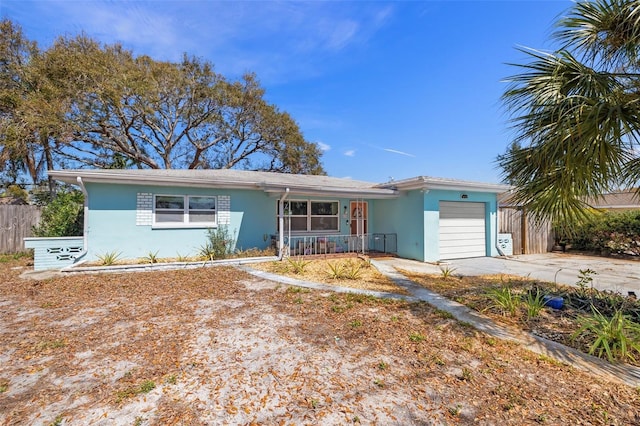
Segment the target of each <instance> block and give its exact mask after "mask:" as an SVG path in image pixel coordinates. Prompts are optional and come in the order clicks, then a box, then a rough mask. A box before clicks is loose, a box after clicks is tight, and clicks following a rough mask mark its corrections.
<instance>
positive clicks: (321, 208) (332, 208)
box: [311, 202, 338, 216]
mask: <svg viewBox="0 0 640 426" xmlns="http://www.w3.org/2000/svg"><path fill="white" fill-rule="evenodd" d="M311 214H312V215H314V216H320V215H322V216H335V215H337V214H338V203H337V202H322V203H320V202H312V203H311Z"/></svg>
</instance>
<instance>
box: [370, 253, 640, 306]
mask: <svg viewBox="0 0 640 426" xmlns="http://www.w3.org/2000/svg"><path fill="white" fill-rule="evenodd" d="M380 262H382V263H385V264H388V265H392V266H395V267H397V268H400V269H404V270H407V271H412V272H422V273H427V274H440V273H441V271H440V267H443V268H445V267H449V268H450V269H453V270H455V274H457V275H465V276H479V275H516V276H521V277H528V278H532V279H537V280H540V281H548V282H552V283H553V282H555V283H558V284H565V285H575V284H576V282H577V281H578V274H579V273H580V270H585V269H591V270H593V271H595V272H596V273H595V274H593V275H592V277H593V287H594V288H596V289H598V290H601V291H603V290H608V291H613V292H618V293H621V294H623V295H625V296H626V295H628V294H629V293H628V292H630V291H632V292H635V294H636V295H637V296H638V297H640V261H633V260H623V259H612V258H605V257H594V256H582V255H572V254H565V253H545V254H531V255H522V256H512V257H509V258H499V257H478V258H471V259H456V260H449V261H447V262H446V263H445V264H442V265H440V266H438V265H434V264H430V263H424V262H418V261H414V260H407V259H400V258H387V259H385V260H380Z"/></svg>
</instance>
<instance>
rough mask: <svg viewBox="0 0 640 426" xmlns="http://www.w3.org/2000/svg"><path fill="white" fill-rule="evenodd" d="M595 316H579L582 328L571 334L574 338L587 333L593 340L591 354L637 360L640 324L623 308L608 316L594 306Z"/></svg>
mask: <svg viewBox="0 0 640 426" xmlns="http://www.w3.org/2000/svg"><path fill="white" fill-rule="evenodd" d="M592 310H593V316H582V317H579V318H578V321H579V323H580V328H579V329H578V330H577V331H576V332H574V333H573V334H572V335H571V338H572V339H574V340H575V339H576V338H577V337H578V336H581V335H587V336H588V337H589V338H590V339H591V340H592V343H591V346H590V347H589V354H591V355H593V354H596V355H597V356H598V357H600V358H602V357H603V355H606V357H607V359H608V360H609V362H613V361H614V360H620V361H626V360H627V359H629V360H632V361H635V360H636V359H635V357H634V356H633V353H634V352H636V353H640V324H638V323H635V322H633V321H632V320H631V319H630V317H629V316H628V315H625V314H624V313H623V312H622V310H618V311H616V312H615V313H614V314H613V316H612V317H607V316H605V315H603V314H601V313H600V311H598V309H596V308H595V307H592Z"/></svg>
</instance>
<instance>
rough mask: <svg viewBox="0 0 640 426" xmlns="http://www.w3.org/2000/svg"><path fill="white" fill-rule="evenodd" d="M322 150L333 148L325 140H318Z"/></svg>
mask: <svg viewBox="0 0 640 426" xmlns="http://www.w3.org/2000/svg"><path fill="white" fill-rule="evenodd" d="M316 144H317V145H318V148H320V151H329V150H330V149H331V145H328V144H326V143H324V142H316Z"/></svg>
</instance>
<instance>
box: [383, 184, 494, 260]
mask: <svg viewBox="0 0 640 426" xmlns="http://www.w3.org/2000/svg"><path fill="white" fill-rule="evenodd" d="M462 194H465V195H466V196H467V198H465V199H463V198H462ZM440 201H461V202H479V203H484V204H485V214H486V218H487V220H486V222H485V231H486V236H487V238H486V253H487V256H497V255H498V251H497V249H496V231H497V201H496V194H493V193H487V192H470V191H465V192H460V191H444V190H429V191H421V190H414V191H408V192H405V193H403V194H402V195H400V197H398V198H396V199H392V200H376V201H375V202H374V203H372V205H373V206H374V208H373V209H372V213H373V214H374V217H375V220H374V221H373V226H372V232H380V233H395V234H397V243H398V256H400V257H404V258H407V259H416V260H420V261H424V262H437V261H438V260H440V253H439V239H440Z"/></svg>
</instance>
